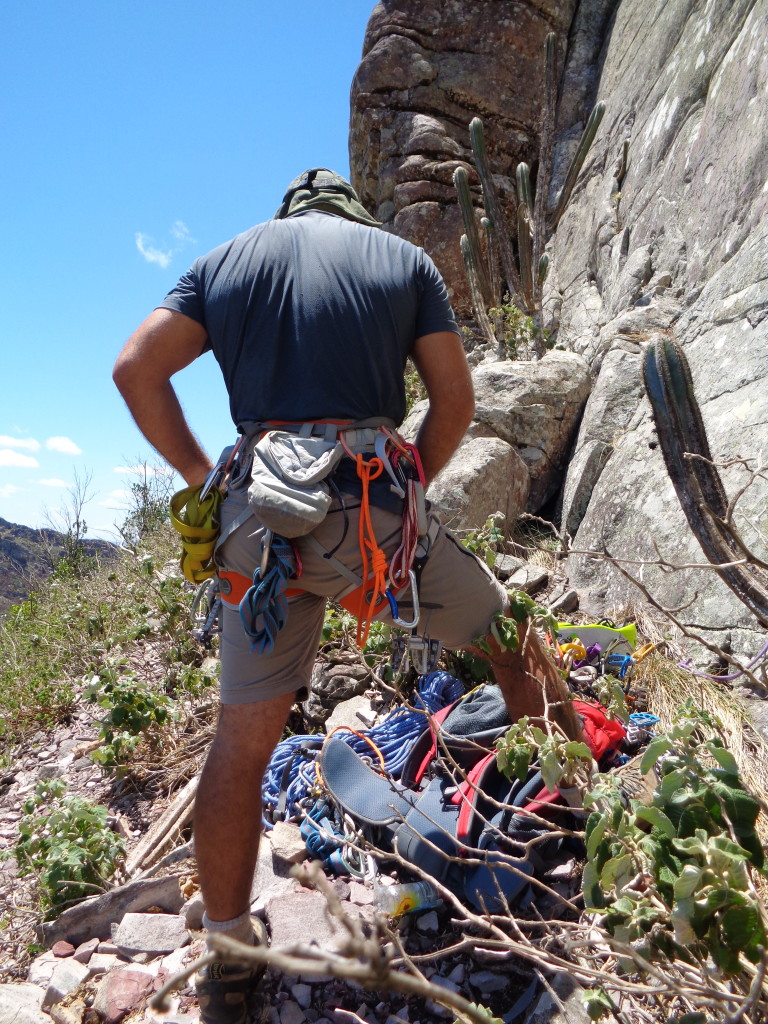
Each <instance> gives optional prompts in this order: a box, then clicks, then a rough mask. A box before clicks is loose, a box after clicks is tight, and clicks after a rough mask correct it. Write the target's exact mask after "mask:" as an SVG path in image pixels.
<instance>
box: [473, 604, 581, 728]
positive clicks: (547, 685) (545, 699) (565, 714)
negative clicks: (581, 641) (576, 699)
mask: <svg viewBox="0 0 768 1024" xmlns="http://www.w3.org/2000/svg"><path fill="white" fill-rule="evenodd" d="M517 632H518V635H519V637H520V644H519V646H518V648H517V650H516V651H510V650H502V649H501V648H500V647H499V645H498V644H497V643H496V641H495V639H494V638H493V636H491V635H489V636H488V637H487V638H486V639H487V642H488V644H489V645H490V648H491V651H492V652H493V653H492V654H490V655H489V654H487V653H485V652H483V651H479V650H477V649H475V651H476V653H477V654H479V655H480V656H481V657H484V658H487V659H488V660H489V661H490V663H491V666H492V668H493V674H494V676H495V677H496V682H497V683H498V684H499V686H500V688H501V692H502V694H503V695H504V703H505V704H506V705H507V710H508V711H509V715H510V718H511V719H512V721H513V722H516V721H517V720H518V719H519V718H522V717H523V716H524V715H527V716H528V717H529V718H531V719H539V720H540V721H539V723H538V724H541V720H542V719H546V720H547V721H549V722H551V723H552V724H553V725H556V726H558V727H559V728H560V729H562V731H563V732H564V733H565V735H566V736H567V737H568V738H569V739H572V740H581V739H582V738H583V733H582V726H581V719H580V718H579V716H578V715H577V714H576V711H575V710H574V707H573V703H572V699H571V691H570V690H569V689H568V685H567V683H566V682H565V680H564V679H563V677H562V676H561V675H560V672H559V671H558V669H557V666H556V665H555V663H554V662H553V661H552V659H551V658H550V656H549V655H548V654H547V652H546V651H545V649H544V647H543V645H542V643H541V641H540V640H539V638H538V636H537V634H536V630H535V629H531V628H530V627H529V626H528V625H527V624H526V625H523V626H518V627H517Z"/></svg>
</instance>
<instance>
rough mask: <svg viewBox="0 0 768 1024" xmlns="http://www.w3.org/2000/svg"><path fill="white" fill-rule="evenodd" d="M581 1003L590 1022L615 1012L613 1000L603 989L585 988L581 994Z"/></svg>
mask: <svg viewBox="0 0 768 1024" xmlns="http://www.w3.org/2000/svg"><path fill="white" fill-rule="evenodd" d="M581 1001H582V1003H583V1004H584V1009H585V1010H586V1011H587V1016H588V1017H589V1019H590V1020H602V1018H603V1017H608V1016H610V1015H611V1014H612V1013H614V1012H615V1011H616V1007H615V1005H614V1002H613V1000H612V999H611V997H610V996H609V995H608V993H607V992H606V991H605V989H604V988H587V989H585V990H584V991H583V992H582V993H581Z"/></svg>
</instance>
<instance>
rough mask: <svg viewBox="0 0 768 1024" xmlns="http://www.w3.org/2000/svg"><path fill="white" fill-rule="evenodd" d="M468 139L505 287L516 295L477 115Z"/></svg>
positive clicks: (514, 270)
mask: <svg viewBox="0 0 768 1024" xmlns="http://www.w3.org/2000/svg"><path fill="white" fill-rule="evenodd" d="M469 140H470V143H471V144H472V153H473V154H474V157H475V166H476V167H477V173H478V175H479V176H480V184H481V185H482V188H483V199H484V202H485V212H486V214H487V216H488V219H489V220H490V222H491V227H492V229H493V234H494V237H495V239H496V241H497V243H498V246H499V256H500V257H501V268H502V270H503V271H504V276H505V277H506V279H507V287H508V288H509V289H510V291H511V292H512V294H513V295H517V294H518V293H519V292H520V275H519V274H518V271H517V264H516V263H515V256H514V253H513V252H512V242H511V239H510V235H509V232H508V231H506V230H505V227H506V225H505V222H504V214H503V212H502V209H501V203H500V202H499V195H498V192H497V191H496V186H495V185H494V183H493V178H492V177H491V172H490V170H489V169H488V159H487V156H486V151H485V132H484V130H483V122H482V121H481V120H480V118H479V117H473V118H472V120H471V121H470V122H469ZM454 178H455V176H454ZM462 209H463V208H462ZM465 223H466V217H465Z"/></svg>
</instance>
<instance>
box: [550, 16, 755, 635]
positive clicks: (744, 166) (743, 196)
mask: <svg viewBox="0 0 768 1024" xmlns="http://www.w3.org/2000/svg"><path fill="white" fill-rule="evenodd" d="M578 23H579V18H578V17H577V19H576V24H577V25H578ZM767 40H768V12H766V9H765V5H764V4H761V3H758V2H752V0H736V2H731V0H710V2H709V3H707V4H704V3H698V2H695V0H677V2H675V3H669V4H665V5H663V9H662V8H660V9H659V12H658V16H657V17H654V18H649V17H648V11H647V5H646V4H644V3H643V2H642V0H622V2H621V3H620V4H619V7H618V10H617V13H616V19H615V24H614V26H613V29H612V32H611V36H610V39H609V40H608V43H607V48H606V51H605V61H604V65H603V70H602V75H601V78H600V83H599V93H600V96H601V97H602V98H604V99H605V100H606V101H607V103H608V109H607V111H606V115H605V118H604V121H603V124H602V126H601V129H600V133H599V135H598V139H597V140H596V143H595V146H594V147H593V150H592V152H591V153H590V156H589V158H588V164H589V165H590V167H591V171H590V170H589V167H588V168H587V173H586V174H585V175H584V178H583V184H582V185H581V186H580V188H579V190H578V194H575V195H574V198H573V200H572V203H571V206H570V207H569V209H568V210H567V211H566V214H565V217H564V218H563V221H562V222H561V225H560V227H559V229H558V231H557V234H556V237H555V240H554V246H553V249H554V260H553V265H554V274H553V279H552V282H551V286H552V289H553V291H552V296H554V294H555V291H557V292H558V293H559V294H558V301H559V299H560V298H562V307H561V311H560V323H561V328H560V333H559V335H558V341H559V342H564V343H566V344H567V345H569V346H572V347H573V348H575V349H576V350H577V351H580V352H582V353H583V354H584V355H585V356H586V357H587V358H588V359H589V360H590V362H592V363H593V365H599V363H600V360H601V358H602V357H603V354H604V353H605V352H606V351H607V350H608V349H609V348H610V347H611V346H612V345H614V343H615V341H616V339H617V337H618V336H619V335H627V334H630V335H631V337H632V339H633V340H634V341H635V342H638V343H639V344H640V345H641V347H644V345H645V343H646V342H647V341H648V339H649V338H650V337H651V336H652V334H653V332H654V331H657V330H665V331H669V332H671V333H672V334H673V336H674V337H675V338H676V339H677V340H678V341H680V342H681V343H682V344H683V346H684V348H685V351H686V355H687V356H688V359H689V361H690V363H691V368H692V373H693V377H694V385H695V388H696V393H697V397H698V401H699V403H700V405H701V407H702V414H703V417H704V422H705V425H706V428H707V432H708V435H709V440H710V446H711V448H712V452H713V456H714V458H715V460H716V461H720V460H731V459H733V458H736V457H739V456H742V457H744V458H750V457H751V458H753V459H755V458H758V457H759V453H760V452H761V451H763V452H764V451H765V446H766V440H767V439H768V436H767V435H766V426H765V425H766V423H768V393H766V389H765V386H764V383H763V381H764V378H765V374H766V370H767V369H768V283H766V282H768V228H767V227H766V217H765V214H766V212H768V188H766V180H767V179H768V150H767V149H766V147H765V144H764V139H765V135H766V130H767V129H768V105H767V104H766V103H765V102H764V96H765V88H766V82H767V81H768V58H767V57H766V41H767ZM574 59H576V58H574ZM628 68H632V73H631V74H628V73H627V69H628ZM624 137H629V138H630V148H629V166H628V169H627V174H626V177H625V179H624V180H623V182H622V183H621V186H620V192H621V198H620V201H619V204H618V210H617V207H616V201H615V195H616V192H617V191H619V189H618V187H617V185H618V183H617V182H616V181H615V179H614V178H613V176H612V168H613V166H614V161H615V158H616V156H617V155H618V152H619V148H620V145H621V141H622V139H623V138H624ZM616 358H618V357H614V356H613V353H611V354H610V355H609V356H606V358H605V359H604V360H603V364H602V366H603V368H602V371H601V373H600V377H599V378H598V381H597V384H596V387H595V389H594V392H593V398H592V402H591V403H590V406H589V407H588V409H587V412H586V414H585V418H584V423H583V425H582V431H581V434H580V438H579V443H578V445H577V452H576V458H575V460H574V463H573V464H572V465H571V467H570V470H569V474H568V483H567V484H566V495H565V501H564V516H566V517H567V518H566V519H565V525H566V526H567V527H568V528H569V529H571V530H572V529H574V528H575V527H576V526H577V525H578V532H577V533H576V538H575V545H576V547H577V548H580V549H594V548H597V549H601V548H602V547H603V546H604V545H605V546H607V547H608V548H609V549H610V550H611V552H612V553H613V554H614V555H616V556H618V557H620V556H625V557H639V558H655V557H656V556H655V553H654V549H653V541H656V542H657V543H658V544H659V545H660V548H661V550H662V551H663V553H664V555H665V556H666V557H667V558H668V559H669V560H670V561H673V562H676V563H691V562H702V561H704V558H703V555H702V553H701V550H700V548H699V546H698V544H697V542H696V541H695V539H694V538H693V537H692V535H691V534H690V531H689V529H688V526H687V523H686V521H685V519H684V517H683V515H682V513H681V511H680V508H679V504H678V501H677V497H676V495H675V494H674V492H673V490H672V487H671V484H670V482H669V479H668V476H667V473H666V470H665V467H664V464H663V460H662V458H661V456H660V453H659V452H658V451H657V450H654V448H653V447H649V446H653V445H654V440H655V439H654V437H653V436H652V424H651V422H650V418H649V408H648V405H647V401H646V400H645V399H644V398H643V399H642V400H641V401H640V402H639V403H638V404H637V405H636V407H635V408H634V410H633V409H632V405H633V403H634V402H635V398H634V396H635V395H637V394H642V392H641V391H640V390H639V389H637V388H635V389H631V390H632V395H628V396H627V397H626V399H625V400H621V401H620V402H619V403H618V405H617V403H616V402H615V401H613V400H612V399H611V398H610V396H612V395H613V394H615V392H616V388H617V386H618V384H619V382H618V381H617V379H616V371H617V364H616V362H615V359H616ZM621 363H622V370H621V372H622V376H623V377H624V378H625V380H626V379H627V378H628V376H629V374H630V372H631V361H627V360H626V359H624V358H623V357H622V359H621ZM604 374H605V375H606V379H605V380H604V379H603V377H604ZM601 396H604V397H601ZM608 399H609V400H608ZM619 409H623V415H624V420H625V422H623V423H621V422H617V412H618V411H619ZM608 413H610V415H608ZM606 425H611V426H615V428H616V431H615V435H614V437H613V439H612V440H611V441H610V447H609V448H608V447H605V446H606V445H608V444H609V442H608V440H607V438H606V437H605V436H604V434H603V427H604V426H606ZM725 480H726V486H727V488H728V489H729V493H730V494H734V493H735V492H736V491H737V489H738V488H739V487H740V486H742V485H743V484H744V483H746V480H747V477H746V474H744V473H743V472H741V473H740V472H739V471H738V470H737V469H736V468H735V467H734V468H733V469H731V470H730V471H728V472H727V473H726V474H725ZM590 491H591V495H590V493H589V492H590ZM766 491H767V488H766V484H765V481H758V482H756V485H755V486H753V487H752V488H751V489H750V490H749V491H748V492H747V494H746V495H745V496H744V497H743V498H742V500H741V501H740V503H739V510H740V512H741V514H742V515H741V518H739V517H737V523H738V524H739V527H740V528H741V529H743V530H744V536H745V539H746V540H747V542H748V544H749V545H750V546H757V547H758V550H763V551H764V545H762V546H761V544H760V542H759V539H758V538H757V535H756V530H760V529H762V530H763V531H764V529H765V525H766V517H765V499H766ZM750 522H751V523H752V526H750V525H748V524H749V523H750ZM579 524H580V525H579ZM569 569H570V573H571V579H572V582H573V583H574V584H575V585H576V586H577V587H578V588H579V589H580V590H582V591H586V592H587V595H588V600H590V601H591V605H592V608H593V610H594V611H596V612H597V611H607V610H609V609H610V607H611V606H612V605H613V606H615V605H617V604H621V603H623V602H624V601H626V600H627V599H632V598H637V597H638V593H637V591H636V590H635V589H634V588H633V587H632V586H631V584H629V583H628V582H627V581H626V580H624V579H623V578H622V577H620V576H619V575H618V573H617V572H616V571H615V570H613V569H611V568H610V566H606V565H604V564H601V563H600V562H599V561H596V560H594V559H592V558H590V557H588V556H583V557H580V556H573V557H572V558H571V560H570V565H569ZM643 576H644V581H645V583H646V585H647V586H648V587H649V589H650V590H651V592H652V593H653V594H654V595H655V596H656V597H657V598H658V599H659V600H661V601H662V603H664V604H665V605H667V606H669V607H675V606H678V605H686V604H688V602H689V601H690V599H691V595H692V594H694V593H696V592H697V593H698V595H699V596H698V599H697V600H696V601H695V602H694V603H693V604H692V605H690V606H689V607H688V608H686V610H685V611H684V612H683V613H681V619H682V620H683V621H684V622H685V621H687V622H691V623H693V622H697V623H703V624H705V625H708V626H709V627H711V628H712V629H713V630H715V631H716V632H715V635H714V636H713V637H712V638H713V639H717V631H719V630H724V629H726V628H730V627H733V626H737V627H741V628H740V629H737V630H736V631H735V632H734V633H733V634H732V641H733V645H734V650H735V651H737V652H741V653H748V652H752V653H754V652H755V650H756V646H760V644H759V643H757V640H758V638H757V636H756V634H755V633H754V632H753V630H754V625H755V624H754V620H753V619H752V617H751V615H750V614H749V613H748V612H747V611H746V609H745V608H744V607H743V605H741V604H740V602H739V601H738V600H737V599H736V598H735V597H734V596H733V595H732V594H731V592H730V591H729V590H728V589H727V588H726V587H725V586H724V585H723V584H721V583H720V581H719V580H718V579H717V578H716V577H715V575H714V574H713V573H712V572H711V571H705V572H702V571H690V572H677V573H666V574H665V573H662V572H660V571H659V570H658V569H653V568H648V567H646V569H645V570H644V574H643Z"/></svg>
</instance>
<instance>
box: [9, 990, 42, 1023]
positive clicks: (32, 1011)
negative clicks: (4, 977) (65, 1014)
mask: <svg viewBox="0 0 768 1024" xmlns="http://www.w3.org/2000/svg"><path fill="white" fill-rule="evenodd" d="M43 995H44V992H43V990H42V989H41V988H38V986H37V985H33V984H31V983H29V982H22V983H21V984H19V985H0V1024H49V1022H50V1017H49V1016H48V1015H47V1014H45V1013H43V1011H42V1009H41V1005H42V1002H43Z"/></svg>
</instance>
